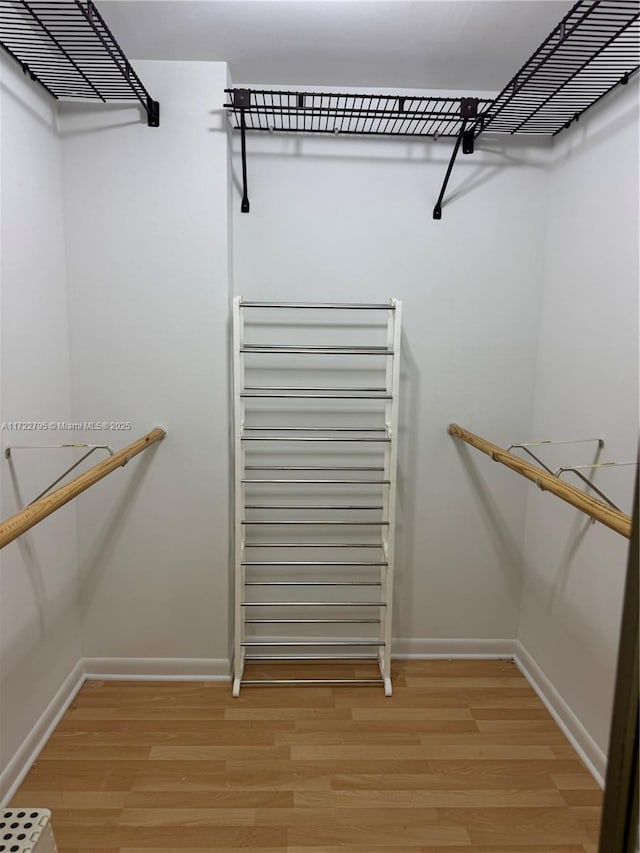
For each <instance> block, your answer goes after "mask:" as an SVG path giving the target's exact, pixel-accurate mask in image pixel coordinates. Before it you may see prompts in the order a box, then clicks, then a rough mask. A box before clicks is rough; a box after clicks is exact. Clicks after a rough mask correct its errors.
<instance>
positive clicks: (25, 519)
mask: <svg viewBox="0 0 640 853" xmlns="http://www.w3.org/2000/svg"><path fill="white" fill-rule="evenodd" d="M166 434H167V433H166V430H165V429H164V428H162V427H156V428H155V429H152V430H151V432H148V433H147V434H146V435H143V436H142V438H139V439H138V440H137V441H134V442H132V443H131V444H128V445H127V446H126V447H124V448H123V449H122V450H119V451H117V452H116V453H114V454H113V456H110V457H108V458H107V459H103V460H102V462H98V464H97V465H94V466H93V467H92V468H89V470H88V471H85V472H84V473H83V474H79V475H78V476H77V477H74V478H73V480H70V481H69V482H68V483H65V484H64V486H60V488H58V489H56V490H55V492H51V494H49V495H47V496H46V497H43V498H40V500H38V501H36V502H35V503H32V504H30V505H29V506H28V507H25V509H23V510H20V512H18V513H16V514H15V515H12V516H11V517H10V518H7V519H6V520H5V521H3V522H2V523H0V548H4V546H5V545H8V544H9V542H13V540H14V539H17V538H18V536H22V534H23V533H26V532H27V530H29V529H30V528H31V527H33V526H34V525H35V524H37V523H38V522H39V521H42V519H43V518H46V517H47V516H48V515H51V513H52V512H55V511H56V510H57V509H59V508H60V507H61V506H64V505H65V504H66V503H68V502H69V501H70V500H72V499H73V498H75V497H76V496H77V495H79V494H81V493H82V492H84V491H85V490H86V489H88V488H89V487H90V486H93V485H94V484H95V483H97V482H98V481H99V480H102V478H103V477H106V476H107V474H110V473H111V472H112V471H115V469H116V468H121V467H122V466H124V465H126V464H127V462H129V460H130V459H133V457H134V456H137V454H138V453H141V452H142V451H143V450H146V449H147V448H148V447H151V445H152V444H155V442H157V441H161V440H162V439H163V438H164V437H165V435H166Z"/></svg>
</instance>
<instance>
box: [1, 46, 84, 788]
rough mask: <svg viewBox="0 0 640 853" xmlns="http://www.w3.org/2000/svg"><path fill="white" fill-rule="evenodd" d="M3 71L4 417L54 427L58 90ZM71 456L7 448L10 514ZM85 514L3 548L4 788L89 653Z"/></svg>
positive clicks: (32, 440)
mask: <svg viewBox="0 0 640 853" xmlns="http://www.w3.org/2000/svg"><path fill="white" fill-rule="evenodd" d="M0 75H1V76H0V131H1V137H0V144H1V157H2V159H1V174H0V204H1V208H0V213H1V231H0V252H1V266H0V277H1V278H0V284H1V289H0V297H1V300H2V301H1V308H2V314H1V321H2V323H1V338H2V341H1V343H2V349H1V368H2V373H1V377H2V383H1V385H2V394H1V410H0V421H2V422H10V421H41V422H44V423H47V424H48V423H49V421H52V420H54V421H58V420H69V419H70V416H71V388H70V367H69V327H68V316H67V294H66V280H65V253H64V230H63V216H62V155H61V145H60V138H59V136H58V133H57V129H56V116H55V105H54V102H53V101H52V100H51V99H50V98H49V96H48V95H46V94H44V92H42V93H41V90H40V89H39V88H38V87H36V86H35V84H32V83H31V82H30V81H27V80H26V79H25V78H24V76H23V75H22V73H21V72H20V70H19V69H18V68H17V67H16V66H15V65H14V64H13V63H12V62H11V61H9V60H7V61H5V60H4V59H3V60H2V62H1V63H0ZM62 441H64V437H63V435H62V434H61V433H60V432H54V431H46V432H45V431H38V432H33V431H9V430H3V431H2V445H3V451H4V448H5V447H6V446H7V445H25V444H56V443H60V442H62ZM72 453H73V451H69V450H31V451H29V450H24V451H22V452H19V451H15V452H14V454H13V461H12V464H9V462H8V461H7V460H5V458H4V452H3V453H2V456H1V457H0V479H1V485H2V508H1V513H2V517H3V518H5V517H7V516H9V515H12V514H13V513H15V512H16V511H17V510H18V509H21V508H22V506H23V505H24V504H26V503H28V502H29V501H30V500H32V499H33V498H34V497H35V496H36V495H37V494H38V493H39V492H40V491H41V490H42V489H43V488H45V487H46V485H47V484H48V483H49V482H50V481H51V480H53V479H55V477H56V476H57V475H59V474H60V473H62V471H63V470H64V468H65V467H67V466H68V465H70V464H71V461H72V459H73V456H72ZM75 513H76V507H75V505H74V504H69V505H67V506H66V507H64V508H63V509H61V510H59V511H58V512H57V513H56V515H55V518H48V519H46V520H45V521H43V522H42V523H41V524H40V525H39V526H38V527H36V528H34V529H33V530H32V531H30V532H29V533H27V534H25V535H24V536H22V537H20V539H18V540H16V541H14V542H13V543H11V544H10V545H8V546H7V547H6V548H4V549H3V550H2V551H1V552H0V678H1V682H0V702H1V706H0V797H1V796H2V794H3V792H4V791H5V790H6V788H7V786H8V785H10V784H11V782H12V781H13V778H14V775H15V772H16V770H17V769H20V768H19V767H17V765H19V764H21V762H22V761H24V759H25V757H26V756H25V755H24V754H19V755H17V756H16V752H17V750H18V748H19V747H20V746H21V745H23V744H24V743H25V739H26V738H27V736H28V735H30V734H31V733H32V732H33V731H34V727H35V726H36V722H37V721H38V719H39V718H40V717H41V715H42V714H43V712H44V710H45V708H46V707H47V705H48V704H49V702H50V700H51V699H52V698H53V696H54V694H55V693H56V691H57V690H58V688H59V687H60V685H61V683H62V682H63V681H64V680H65V679H66V678H67V676H68V675H69V674H70V672H71V671H72V669H73V668H74V666H75V665H76V664H77V663H78V660H79V659H80V657H81V641H80V617H79V610H78V576H77V569H78V565H77V553H76V538H75V534H76V514H75ZM31 748H33V744H32V745H31ZM13 758H15V759H16V761H14V762H13V763H11V760H12V759H13Z"/></svg>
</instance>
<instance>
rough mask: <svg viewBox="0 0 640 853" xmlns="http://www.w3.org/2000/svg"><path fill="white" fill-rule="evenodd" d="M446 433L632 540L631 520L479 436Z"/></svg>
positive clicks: (454, 429)
mask: <svg viewBox="0 0 640 853" xmlns="http://www.w3.org/2000/svg"><path fill="white" fill-rule="evenodd" d="M447 431H448V433H449V435H451V436H454V437H455V438H460V439H462V441H465V442H466V443H467V444H470V445H471V446H472V447H475V448H476V450H480V451H481V452H482V453H486V454H487V456H490V457H491V458H492V459H493V461H494V462H500V463H501V464H502V465H506V466H507V468H511V470H512V471H516V472H517V473H518V474H521V475H522V476H523V477H526V478H527V480H531V481H532V482H533V483H535V484H536V485H537V486H538V487H539V488H540V489H542V490H543V491H548V492H551V493H552V494H554V495H556V496H557V497H559V498H561V499H562V500H563V501H566V502H567V503H569V504H571V506H574V507H576V509H579V510H581V512H584V513H586V514H587V515H589V516H590V517H591V518H594V519H595V520H596V521H600V522H602V524H604V525H606V526H607V527H609V528H611V530H615V531H616V533H620V534H621V535H622V536H626V537H627V539H629V538H630V537H631V517H630V516H628V515H625V514H624V513H622V512H620V511H619V510H615V509H613V508H611V507H609V506H607V505H606V504H604V503H602V502H601V501H598V500H596V499H595V498H591V497H589V495H586V494H585V493H584V492H581V491H580V489H576V488H575V487H574V486H571V485H569V484H568V483H565V482H563V481H562V480H559V479H558V478H557V477H554V476H552V475H551V474H548V473H547V472H546V471H543V470H542V469H540V468H538V467H536V466H535V465H531V464H529V462H525V461H524V460H523V459H519V458H518V457H517V456H514V455H513V454H512V453H509V451H507V450H505V449H504V448H502V447H498V445H497V444H492V443H491V442H490V441H487V440H486V439H484V438H481V437H480V436H479V435H475V433H472V432H469V431H468V430H466V429H464V428H463V427H461V426H458V424H454V423H452V424H449V426H448V428H447Z"/></svg>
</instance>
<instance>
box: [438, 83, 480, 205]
mask: <svg viewBox="0 0 640 853" xmlns="http://www.w3.org/2000/svg"><path fill="white" fill-rule="evenodd" d="M460 116H461V118H462V126H461V128H460V132H459V133H458V137H457V139H456V144H455V145H454V146H453V152H452V153H451V159H450V160H449V165H448V166H447V171H446V174H445V176H444V181H443V182H442V188H441V190H440V195H439V196H438V200H437V202H436V205H435V207H434V208H433V218H434V219H442V201H443V199H444V194H445V192H446V191H447V184H448V183H449V178H450V177H451V172H452V171H453V164H454V163H455V162H456V157H457V156H458V151H459V150H460V144H461V143H462V153H463V154H473V151H474V140H475V135H476V132H475V122H476V120H477V118H478V98H461V99H460ZM469 121H473V127H471V128H469V129H468V128H467V123H468V122H469Z"/></svg>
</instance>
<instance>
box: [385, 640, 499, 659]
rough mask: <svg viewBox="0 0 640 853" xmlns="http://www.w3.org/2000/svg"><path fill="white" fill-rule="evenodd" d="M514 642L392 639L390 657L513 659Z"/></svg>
mask: <svg viewBox="0 0 640 853" xmlns="http://www.w3.org/2000/svg"><path fill="white" fill-rule="evenodd" d="M515 653H516V641H515V640H466V639H464V640H461V639H460V640H459V639H427V638H425V639H419V640H409V639H402V638H398V639H394V640H393V641H392V643H391V657H392V658H396V659H397V660H421V659H423V660H429V659H433V660H436V659H439V658H446V659H449V658H451V659H455V658H467V659H474V658H477V659H480V660H481V659H485V660H487V659H492V658H513V657H514V655H515Z"/></svg>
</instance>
